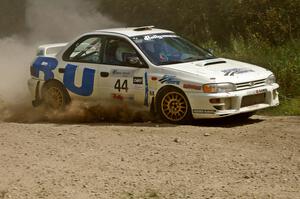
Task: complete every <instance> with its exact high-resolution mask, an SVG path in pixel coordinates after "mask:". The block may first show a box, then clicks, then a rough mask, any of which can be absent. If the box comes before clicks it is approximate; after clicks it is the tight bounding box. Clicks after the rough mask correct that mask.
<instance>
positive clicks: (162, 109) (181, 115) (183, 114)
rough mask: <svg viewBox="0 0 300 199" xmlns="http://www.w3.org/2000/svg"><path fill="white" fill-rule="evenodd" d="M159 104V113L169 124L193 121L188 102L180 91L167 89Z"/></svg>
mask: <svg viewBox="0 0 300 199" xmlns="http://www.w3.org/2000/svg"><path fill="white" fill-rule="evenodd" d="M157 102H158V104H157V108H158V112H159V114H160V116H161V117H162V118H163V119H164V120H166V121H167V122H171V123H183V122H187V121H188V120H189V119H191V114H190V106H189V103H188V100H187V98H186V96H185V95H184V93H183V92H181V91H180V90H179V89H176V88H168V89H165V90H164V91H162V93H161V94H160V95H159V96H158V100H157Z"/></svg>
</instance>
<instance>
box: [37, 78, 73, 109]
mask: <svg viewBox="0 0 300 199" xmlns="http://www.w3.org/2000/svg"><path fill="white" fill-rule="evenodd" d="M42 99H43V104H44V105H45V106H46V107H47V108H49V109H51V110H62V109H64V108H65V107H66V106H67V105H68V104H69V103H70V102H71V99H70V96H69V94H68V92H67V90H66V89H65V87H64V86H63V85H62V84H61V83H59V82H57V81H51V82H48V83H46V84H45V86H44V87H43V90H42Z"/></svg>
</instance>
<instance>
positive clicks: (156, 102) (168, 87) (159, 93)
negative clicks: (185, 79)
mask: <svg viewBox="0 0 300 199" xmlns="http://www.w3.org/2000/svg"><path fill="white" fill-rule="evenodd" d="M172 88H173V89H176V90H178V91H180V92H181V93H182V94H183V95H184V96H185V98H186V100H187V102H188V105H189V107H190V108H191V104H190V101H189V98H188V96H187V95H186V94H185V92H184V91H183V90H182V89H181V88H180V87H177V86H173V85H165V86H163V87H161V88H160V89H158V91H157V92H156V95H155V97H153V99H152V102H151V106H153V107H151V109H152V110H154V112H157V107H158V98H159V96H160V95H161V94H162V93H163V92H164V91H165V90H168V89H172Z"/></svg>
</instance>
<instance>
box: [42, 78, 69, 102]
mask: <svg viewBox="0 0 300 199" xmlns="http://www.w3.org/2000/svg"><path fill="white" fill-rule="evenodd" d="M53 82H55V83H56V84H59V85H60V86H61V87H62V88H63V89H64V92H65V94H66V95H67V97H68V98H69V101H71V96H70V93H69V91H68V90H67V88H66V87H65V85H64V84H63V83H62V82H61V81H59V80H58V79H50V80H47V81H46V82H44V83H43V85H42V87H41V92H40V99H42V98H43V92H44V89H45V88H46V86H47V85H49V84H50V83H53Z"/></svg>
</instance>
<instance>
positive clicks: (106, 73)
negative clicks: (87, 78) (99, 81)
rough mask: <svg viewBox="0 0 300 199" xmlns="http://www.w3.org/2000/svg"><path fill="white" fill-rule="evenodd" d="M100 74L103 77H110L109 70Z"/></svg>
mask: <svg viewBox="0 0 300 199" xmlns="http://www.w3.org/2000/svg"><path fill="white" fill-rule="evenodd" d="M100 76H101V77H108V76H109V73H108V72H101V73H100Z"/></svg>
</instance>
